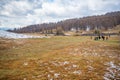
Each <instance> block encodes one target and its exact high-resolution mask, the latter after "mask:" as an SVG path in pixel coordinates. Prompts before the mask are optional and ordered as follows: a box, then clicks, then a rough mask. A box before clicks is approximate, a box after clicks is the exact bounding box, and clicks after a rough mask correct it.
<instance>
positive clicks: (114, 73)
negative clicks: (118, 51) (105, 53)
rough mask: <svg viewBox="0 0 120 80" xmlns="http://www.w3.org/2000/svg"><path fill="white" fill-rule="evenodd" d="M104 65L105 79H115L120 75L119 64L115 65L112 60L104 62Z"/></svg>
mask: <svg viewBox="0 0 120 80" xmlns="http://www.w3.org/2000/svg"><path fill="white" fill-rule="evenodd" d="M105 65H107V66H108V68H107V72H106V73H105V74H104V79H105V80H111V79H115V80H116V79H117V78H119V77H120V76H119V75H120V66H118V65H115V64H114V62H113V61H110V62H108V63H106V64H105ZM119 79H120V78H119Z"/></svg>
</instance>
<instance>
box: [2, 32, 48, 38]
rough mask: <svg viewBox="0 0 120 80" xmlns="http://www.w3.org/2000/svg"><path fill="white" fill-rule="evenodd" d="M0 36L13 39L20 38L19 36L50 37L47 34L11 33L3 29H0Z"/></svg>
mask: <svg viewBox="0 0 120 80" xmlns="http://www.w3.org/2000/svg"><path fill="white" fill-rule="evenodd" d="M0 37H3V38H13V39H21V38H50V37H48V36H32V35H25V34H18V33H12V32H8V31H3V30H0Z"/></svg>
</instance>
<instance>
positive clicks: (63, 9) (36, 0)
mask: <svg viewBox="0 0 120 80" xmlns="http://www.w3.org/2000/svg"><path fill="white" fill-rule="evenodd" d="M3 1H4V0H3ZM119 5H120V1H119V0H99V1H98V0H8V1H7V2H6V3H5V4H4V5H3V4H1V3H0V17H1V21H2V24H4V25H0V27H2V26H5V27H6V26H7V27H19V26H26V25H30V24H38V23H43V22H55V21H59V20H63V19H68V18H75V17H82V16H88V15H93V14H95V15H98V14H102V13H105V12H108V11H116V10H120V8H119V7H118V6H119ZM6 21H8V22H6ZM11 25H16V26H11Z"/></svg>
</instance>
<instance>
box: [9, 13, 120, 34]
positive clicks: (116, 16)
mask: <svg viewBox="0 0 120 80" xmlns="http://www.w3.org/2000/svg"><path fill="white" fill-rule="evenodd" d="M119 24H120V11H116V12H110V13H106V14H104V15H95V16H87V17H82V18H73V19H67V20H63V21H59V22H55V23H43V24H34V25H28V26H26V27H23V28H17V29H14V30H9V31H12V32H17V33H34V32H40V33H47V34H49V33H50V34H52V33H54V32H56V33H57V32H59V31H60V30H61V29H62V30H63V31H70V30H71V29H75V30H76V31H80V30H86V29H87V28H89V29H90V30H95V29H99V30H108V29H112V28H114V27H115V26H116V25H119Z"/></svg>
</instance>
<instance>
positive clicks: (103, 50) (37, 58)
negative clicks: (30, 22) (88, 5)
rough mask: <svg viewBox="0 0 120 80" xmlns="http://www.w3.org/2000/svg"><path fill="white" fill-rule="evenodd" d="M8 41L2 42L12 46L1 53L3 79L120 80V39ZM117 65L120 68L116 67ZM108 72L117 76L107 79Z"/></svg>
mask: <svg viewBox="0 0 120 80" xmlns="http://www.w3.org/2000/svg"><path fill="white" fill-rule="evenodd" d="M7 41H9V40H7ZM7 41H5V42H1V44H3V45H9V46H8V47H9V48H6V49H1V50H0V79H1V80H25V79H26V80H50V79H53V80H104V77H106V78H109V79H120V76H119V75H118V74H120V71H119V69H120V64H119V63H120V58H119V57H120V45H119V39H118V37H111V38H110V39H109V40H108V41H94V40H90V38H89V37H79V36H76V37H70V36H69V37H62V36H61V37H52V38H50V39H26V40H14V42H12V41H11V43H12V45H11V43H6V42H7ZM3 45H0V47H2V46H3ZM10 46H11V47H10ZM13 47H14V48H13ZM109 63H112V65H111V64H109ZM113 65H114V66H116V67H113V68H112V66H113ZM110 70H111V71H112V72H113V73H114V74H112V73H111V71H110ZM106 73H108V74H111V75H113V76H114V77H111V76H106V75H105V74H106Z"/></svg>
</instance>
